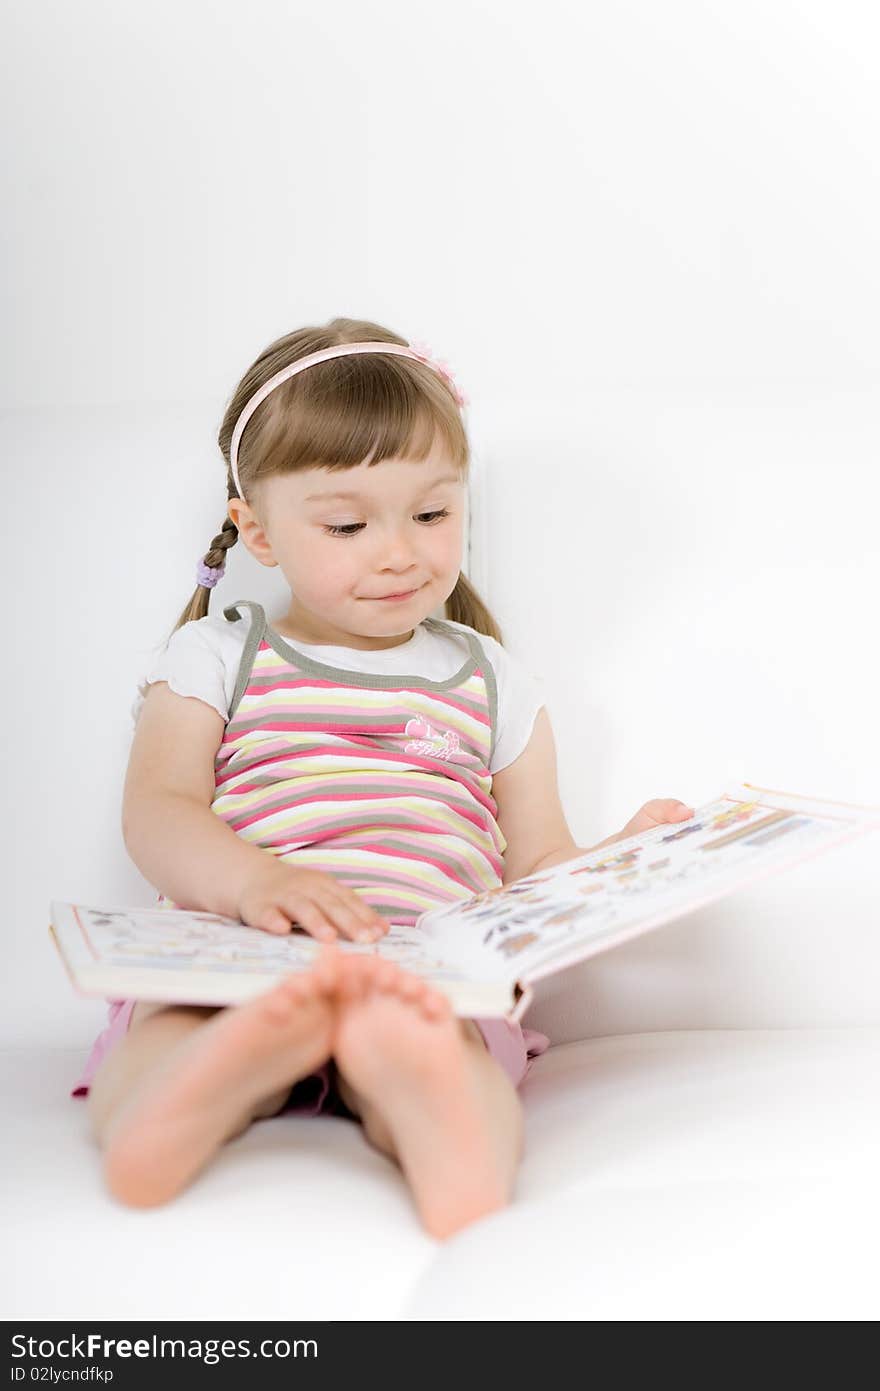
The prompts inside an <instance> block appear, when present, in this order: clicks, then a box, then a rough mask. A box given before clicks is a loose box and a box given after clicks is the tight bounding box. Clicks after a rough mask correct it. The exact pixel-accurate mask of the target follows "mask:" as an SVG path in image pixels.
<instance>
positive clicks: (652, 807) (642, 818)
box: [614, 797, 694, 840]
mask: <svg viewBox="0 0 880 1391" xmlns="http://www.w3.org/2000/svg"><path fill="white" fill-rule="evenodd" d="M693 814H694V808H693V807H689V806H687V805H686V803H684V802H679V801H676V799H675V798H674V797H661V798H658V799H655V800H654V801H653V802H646V803H645V805H644V806H643V807H641V808H640V809H639V810H638V811H637V812H636V814H635V816H634V817H633V818H632V820H631V821H627V823H626V825H625V826H624V828H623V830H622V831H621V832H620V834H619V835H618V836H615V837H614V839H615V840H626V838H627V836H637V835H638V834H639V832H640V831H652V830H653V829H654V827H655V826H663V825H664V824H666V823H667V822H676V821H689V820H690V818H691V817H692V816H693Z"/></svg>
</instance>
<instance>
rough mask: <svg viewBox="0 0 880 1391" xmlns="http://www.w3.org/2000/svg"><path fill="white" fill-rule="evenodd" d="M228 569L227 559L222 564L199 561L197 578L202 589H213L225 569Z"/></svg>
mask: <svg viewBox="0 0 880 1391" xmlns="http://www.w3.org/2000/svg"><path fill="white" fill-rule="evenodd" d="M225 569H226V561H225V560H224V562H223V564H222V565H216V566H211V565H206V564H205V562H204V561H203V560H200V561H199V568H198V570H197V571H196V579H197V580H198V583H199V585H200V586H201V587H202V589H213V588H214V585H215V584H216V583H217V581H218V580H219V578H220V576H221V575H222V574H223V571H224V570H225Z"/></svg>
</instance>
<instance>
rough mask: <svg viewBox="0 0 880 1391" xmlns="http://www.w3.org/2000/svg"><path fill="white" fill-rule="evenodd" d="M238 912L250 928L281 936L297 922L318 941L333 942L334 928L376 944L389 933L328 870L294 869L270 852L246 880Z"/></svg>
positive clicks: (373, 913) (334, 937)
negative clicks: (257, 928) (260, 865)
mask: <svg viewBox="0 0 880 1391" xmlns="http://www.w3.org/2000/svg"><path fill="white" fill-rule="evenodd" d="M238 916H239V917H240V918H241V920H242V922H244V923H247V924H248V926H249V927H259V928H262V930H263V931H264V932H274V933H276V934H279V935H282V934H284V933H288V932H290V929H291V922H292V921H295V922H296V923H297V925H298V926H300V927H302V928H304V929H305V931H306V932H308V933H309V935H310V936H312V937H317V938H318V939H319V940H320V941H322V942H332V941H335V939H336V936H337V932H336V929H337V928H338V929H339V931H340V932H341V933H342V934H343V936H344V937H348V938H350V939H351V940H352V941H358V942H363V941H370V942H374V941H376V940H377V939H378V938H379V937H382V936H384V934H385V933H386V932H387V931H388V925H387V923H386V922H385V919H384V918H383V917H381V916H380V915H379V914H378V913H375V912H374V911H373V909H372V908H371V907H370V905H369V904H368V903H365V902H364V900H363V899H362V898H360V897H359V896H358V895H357V894H356V893H354V891H353V890H352V889H349V888H346V886H345V885H344V884H341V883H340V882H339V881H338V880H337V879H334V878H333V876H332V875H331V874H325V873H324V871H323V870H320V869H298V868H295V867H294V866H293V865H291V864H286V863H285V862H284V861H283V860H279V859H276V858H275V856H274V855H272V854H271V853H267V855H266V863H265V865H263V866H262V867H261V868H260V869H259V870H258V871H257V872H256V873H255V874H254V875H252V876H251V878H250V879H248V880H247V881H246V882H245V884H244V887H243V888H242V891H241V897H240V898H239V902H238Z"/></svg>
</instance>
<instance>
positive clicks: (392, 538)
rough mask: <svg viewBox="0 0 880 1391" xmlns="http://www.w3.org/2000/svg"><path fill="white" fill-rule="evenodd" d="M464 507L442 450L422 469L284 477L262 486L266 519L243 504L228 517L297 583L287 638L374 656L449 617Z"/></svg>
mask: <svg viewBox="0 0 880 1391" xmlns="http://www.w3.org/2000/svg"><path fill="white" fill-rule="evenodd" d="M341 494H350V496H342V495H341ZM464 502H465V484H464V482H463V481H462V480H461V479H459V478H458V477H457V474H456V468H455V465H454V464H453V463H451V461H450V459H449V457H448V455H446V454H445V452H443V451H441V450H438V449H437V448H436V447H435V449H434V450H432V452H431V454H429V456H428V458H427V459H425V460H423V461H422V462H420V463H416V462H412V461H410V460H407V459H383V461H382V462H381V463H380V464H372V465H369V466H368V465H366V464H358V465H357V466H356V467H355V468H351V469H344V470H337V471H335V472H332V473H331V472H330V471H328V470H327V469H322V468H313V469H307V470H303V471H301V472H298V473H289V474H276V475H274V476H273V477H271V478H268V479H266V480H265V482H264V483H263V484H262V485H261V487H260V490H259V495H258V498H257V500H256V504H255V505H256V508H257V509H258V511H259V515H257V511H255V510H253V509H251V508H250V507H249V506H248V505H247V503H244V502H242V501H241V500H240V499H232V500H230V503H229V515H230V516H231V517H232V520H233V521H234V522H235V524H236V526H237V527H238V530H239V534H240V536H241V539H242V541H243V542H244V544H245V545H246V546H247V548H248V550H249V551H250V552H251V554H252V555H254V556H255V557H256V558H257V560H259V561H260V563H261V564H262V565H269V566H271V565H279V566H280V567H281V569H282V571H283V573H284V577H285V579H286V580H287V583H288V584H289V585H290V589H291V605H290V609H289V611H288V613H287V615H286V618H285V620H284V623H285V628H286V629H287V631H288V635H289V636H292V637H298V638H299V639H300V641H302V642H312V643H328V644H335V645H338V646H342V647H358V648H362V649H365V650H370V649H377V648H386V647H397V646H398V645H399V644H400V643H403V642H406V641H407V640H408V639H409V638H410V637H411V636H412V632H413V629H414V627H415V625H416V624H417V623H420V622H421V621H422V619H423V618H425V617H427V615H428V614H430V613H432V612H433V611H434V610H435V609H436V610H438V611H440V612H442V608H443V604H444V603H445V601H446V599H448V597H449V595H450V594H451V593H452V591H453V589H454V588H455V585H456V582H457V580H458V576H459V572H460V570H461V558H462V547H463V543H464ZM407 591H414V592H413V593H412V594H410V595H409V597H407V598H403V599H394V600H391V599H383V597H382V596H384V595H389V594H401V593H405V592H407ZM276 626H280V625H276Z"/></svg>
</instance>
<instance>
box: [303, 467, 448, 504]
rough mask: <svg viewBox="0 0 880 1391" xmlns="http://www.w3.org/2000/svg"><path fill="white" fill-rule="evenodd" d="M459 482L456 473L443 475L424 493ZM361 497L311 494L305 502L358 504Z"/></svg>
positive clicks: (351, 494) (341, 494)
mask: <svg viewBox="0 0 880 1391" xmlns="http://www.w3.org/2000/svg"><path fill="white" fill-rule="evenodd" d="M459 481H460V480H459V477H458V475H457V474H454V473H453V474H449V473H445V474H444V475H443V477H442V478H435V479H434V481H433V483H429V484H428V485H427V487H426V488H425V489H424V491H425V492H426V493H429V492H430V491H431V489H432V488H437V487H439V486H440V484H441V483H458V482H459ZM361 496H362V495H361V494H360V493H358V492H342V493H309V495H308V497H307V498H305V499H304V501H305V502H329V501H331V500H333V499H335V498H346V499H349V498H354V500H355V501H356V502H358V501H360V498H361ZM419 496H421V494H419Z"/></svg>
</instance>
